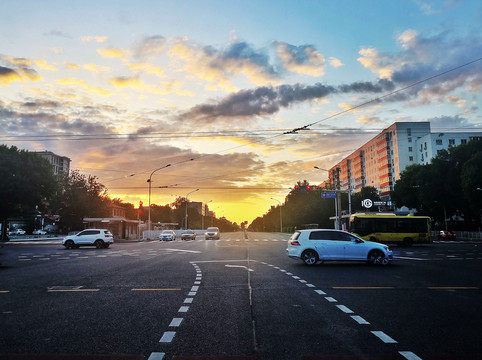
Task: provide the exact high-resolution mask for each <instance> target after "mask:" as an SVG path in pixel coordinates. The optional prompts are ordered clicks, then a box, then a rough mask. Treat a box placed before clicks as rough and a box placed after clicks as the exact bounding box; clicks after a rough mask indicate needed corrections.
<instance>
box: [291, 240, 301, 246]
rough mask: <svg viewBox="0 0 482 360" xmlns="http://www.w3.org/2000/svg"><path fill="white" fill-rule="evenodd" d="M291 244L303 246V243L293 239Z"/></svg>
mask: <svg viewBox="0 0 482 360" xmlns="http://www.w3.org/2000/svg"><path fill="white" fill-rule="evenodd" d="M290 244H291V245H293V246H301V244H300V243H299V242H298V241H297V240H291V241H290Z"/></svg>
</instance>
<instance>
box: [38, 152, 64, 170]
mask: <svg viewBox="0 0 482 360" xmlns="http://www.w3.org/2000/svg"><path fill="white" fill-rule="evenodd" d="M35 154H37V155H40V156H41V157H43V158H45V159H47V160H48V161H49V162H50V163H51V164H52V166H53V168H54V174H55V175H58V174H60V173H62V172H64V173H66V174H68V173H69V171H70V161H71V160H70V159H69V158H68V157H66V156H59V155H56V154H54V153H53V152H51V151H37V152H35Z"/></svg>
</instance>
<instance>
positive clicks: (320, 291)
mask: <svg viewBox="0 0 482 360" xmlns="http://www.w3.org/2000/svg"><path fill="white" fill-rule="evenodd" d="M315 293H317V294H318V295H326V292H324V291H323V290H315Z"/></svg>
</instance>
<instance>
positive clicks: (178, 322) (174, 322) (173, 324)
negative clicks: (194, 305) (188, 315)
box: [169, 318, 184, 327]
mask: <svg viewBox="0 0 482 360" xmlns="http://www.w3.org/2000/svg"><path fill="white" fill-rule="evenodd" d="M182 320H184V319H183V318H174V319H172V321H171V323H170V324H169V327H178V326H180V325H181V323H182Z"/></svg>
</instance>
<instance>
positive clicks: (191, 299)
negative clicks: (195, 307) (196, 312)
mask: <svg viewBox="0 0 482 360" xmlns="http://www.w3.org/2000/svg"><path fill="white" fill-rule="evenodd" d="M192 301H193V298H185V299H184V304H192Z"/></svg>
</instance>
